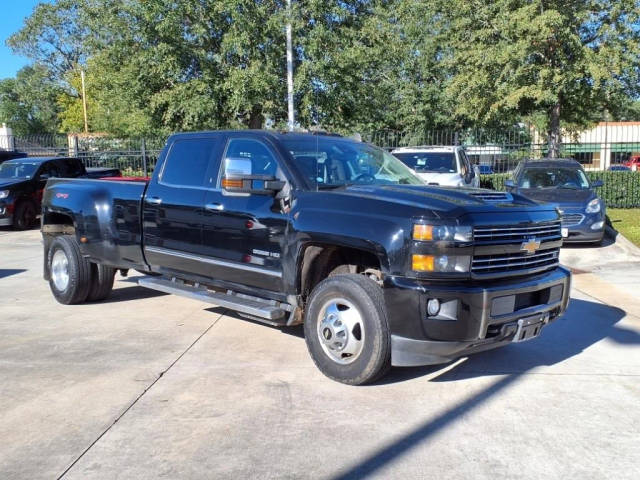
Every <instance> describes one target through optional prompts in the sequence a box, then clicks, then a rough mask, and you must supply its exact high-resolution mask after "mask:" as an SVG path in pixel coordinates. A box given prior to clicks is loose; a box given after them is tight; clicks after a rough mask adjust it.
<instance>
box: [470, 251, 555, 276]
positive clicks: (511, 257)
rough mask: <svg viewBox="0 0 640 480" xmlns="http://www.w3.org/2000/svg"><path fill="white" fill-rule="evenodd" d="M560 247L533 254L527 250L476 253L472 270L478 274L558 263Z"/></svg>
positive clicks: (542, 266) (536, 267) (549, 265)
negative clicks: (491, 253)
mask: <svg viewBox="0 0 640 480" xmlns="http://www.w3.org/2000/svg"><path fill="white" fill-rule="evenodd" d="M558 250H559V249H557V248H553V249H550V250H543V251H540V252H538V253H534V254H533V255H529V254H527V253H525V252H522V253H509V254H501V255H476V256H474V257H473V261H472V263H471V271H472V272H473V273H478V274H490V273H502V272H513V271H518V270H530V269H540V270H543V269H545V268H547V267H555V266H556V265H558V254H559V251H558Z"/></svg>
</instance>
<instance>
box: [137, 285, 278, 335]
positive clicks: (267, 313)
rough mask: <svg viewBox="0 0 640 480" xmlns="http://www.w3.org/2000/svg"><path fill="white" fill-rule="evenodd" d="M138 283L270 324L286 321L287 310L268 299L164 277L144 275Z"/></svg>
mask: <svg viewBox="0 0 640 480" xmlns="http://www.w3.org/2000/svg"><path fill="white" fill-rule="evenodd" d="M138 285H140V286H141V287H145V288H150V289H152V290H158V291H160V292H165V293H171V294H173V295H180V296H181V297H187V298H192V299H194V300H200V301H201V302H206V303H213V304H214V305H218V306H220V307H223V308H228V309H230V310H234V311H236V312H240V313H246V314H247V315H251V316H253V317H258V318H257V319H258V320H261V321H264V322H265V323H268V324H270V325H286V323H287V319H286V314H287V312H286V311H285V310H284V309H282V308H280V307H278V306H277V305H275V304H274V303H275V302H273V303H272V302H270V301H269V300H264V301H262V300H257V299H255V298H254V297H249V298H247V297H245V296H240V295H238V294H234V293H220V292H212V291H210V290H207V289H206V288H204V287H202V286H198V285H195V286H190V285H186V284H184V283H182V282H180V281H178V280H167V279H166V278H154V277H144V278H141V279H140V280H138Z"/></svg>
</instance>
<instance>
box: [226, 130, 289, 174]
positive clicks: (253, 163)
mask: <svg viewBox="0 0 640 480" xmlns="http://www.w3.org/2000/svg"><path fill="white" fill-rule="evenodd" d="M227 158H229V159H238V160H240V159H242V160H244V159H246V160H247V167H249V166H250V168H251V172H250V174H251V175H269V176H272V177H275V176H276V173H277V172H278V163H277V162H276V159H275V157H274V156H273V154H272V153H271V151H269V149H268V148H267V146H266V145H265V144H264V143H262V142H260V141H258V140H253V139H249V138H233V139H231V140H230V141H229V145H228V146H227V151H226V153H225V159H227ZM226 163H227V162H223V170H224V165H225V164H226ZM225 173H226V172H224V171H223V172H222V176H224V174H225Z"/></svg>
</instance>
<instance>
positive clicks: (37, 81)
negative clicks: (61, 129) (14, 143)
mask: <svg viewBox="0 0 640 480" xmlns="http://www.w3.org/2000/svg"><path fill="white" fill-rule="evenodd" d="M60 92H61V89H60V87H59V86H58V85H57V84H56V83H55V82H53V81H52V80H51V78H50V73H49V71H48V70H47V68H45V67H43V66H42V65H34V66H27V67H24V68H22V69H21V70H20V71H19V72H18V73H17V75H16V78H8V79H5V80H0V122H5V123H7V124H8V125H9V126H11V127H12V128H13V132H14V134H15V135H28V134H31V133H53V132H55V131H57V130H58V114H59V107H58V105H57V102H56V99H57V97H58V95H59V94H60Z"/></svg>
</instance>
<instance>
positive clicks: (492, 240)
mask: <svg viewBox="0 0 640 480" xmlns="http://www.w3.org/2000/svg"><path fill="white" fill-rule="evenodd" d="M532 237H535V238H537V239H538V240H540V241H553V240H559V239H561V238H562V235H561V232H560V222H559V221H555V222H547V223H536V224H529V225H525V226H521V227H504V226H496V227H485V226H482V227H474V229H473V240H474V242H475V243H476V244H478V245H487V244H505V243H521V242H524V241H526V240H529V239H530V238H532Z"/></svg>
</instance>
